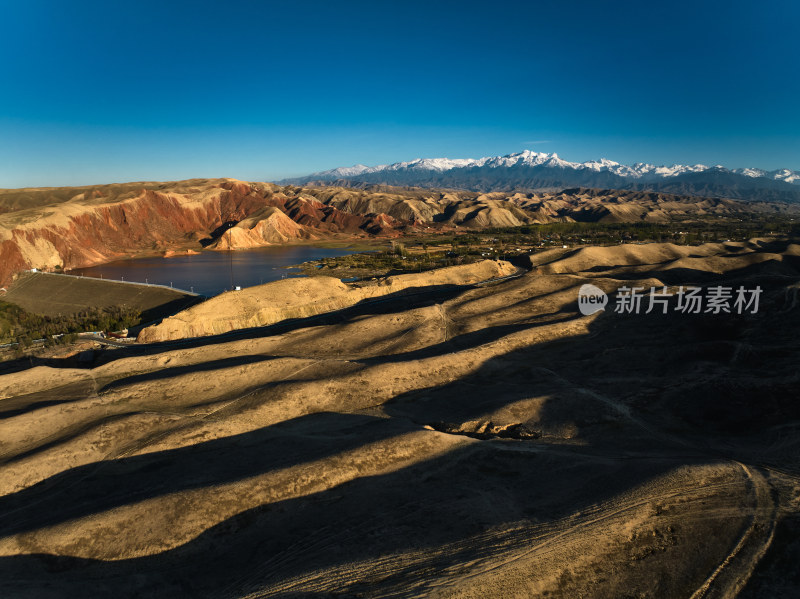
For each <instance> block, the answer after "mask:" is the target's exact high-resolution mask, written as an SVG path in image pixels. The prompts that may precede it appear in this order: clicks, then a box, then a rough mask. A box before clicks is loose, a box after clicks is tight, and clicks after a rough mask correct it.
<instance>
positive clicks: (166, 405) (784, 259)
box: [0, 240, 800, 598]
mask: <svg viewBox="0 0 800 599" xmlns="http://www.w3.org/2000/svg"><path fill="white" fill-rule="evenodd" d="M797 250H798V248H797V246H792V245H790V244H787V243H781V242H771V243H766V242H763V241H759V240H754V241H752V242H751V243H746V244H728V245H722V244H715V245H707V246H701V247H699V248H698V247H694V248H686V247H680V246H672V245H669V244H652V245H648V246H620V247H613V248H583V249H579V250H568V251H563V250H554V251H552V252H549V253H547V252H546V253H543V254H538V255H537V256H536V257H535V259H534V268H533V269H532V270H531V271H530V272H528V273H527V274H524V275H523V276H521V277H519V278H515V279H510V280H505V281H501V282H498V283H494V284H489V285H474V284H473V283H466V282H463V281H462V282H461V284H450V285H438V284H436V283H435V281H433V280H427V281H426V279H425V278H424V273H423V275H419V277H420V278H419V280H415V282H414V287H415V288H416V291H418V293H415V294H413V295H409V294H396V295H393V296H390V297H388V298H387V301H382V302H380V303H370V302H366V303H365V302H361V303H358V302H357V303H354V304H348V305H347V306H342V307H340V308H337V309H335V310H334V311H332V312H330V313H328V314H325V315H323V316H322V317H319V315H315V316H314V317H308V318H302V317H301V318H295V319H293V320H291V321H288V322H283V323H280V322H278V323H277V324H273V325H271V326H267V327H251V328H247V329H242V330H240V331H238V332H234V333H227V334H220V335H212V336H207V337H203V338H200V339H193V340H189V341H184V342H180V341H170V342H167V343H161V344H153V345H150V346H146V347H139V348H134V349H130V350H128V349H125V350H109V351H108V352H107V353H104V354H101V355H100V356H99V357H98V358H97V359H96V361H95V362H94V363H93V364H92V365H91V367H89V368H80V369H79V368H68V367H66V363H65V364H64V365H61V364H59V363H58V361H57V360H54V361H52V362H51V364H50V365H49V366H38V367H34V368H30V369H27V370H23V371H20V372H16V373H13V374H7V375H4V376H3V377H0V514H2V521H0V595H2V596H4V597H65V596H115V597H142V596H147V597H198V596H200V597H272V596H274V597H306V596H337V597H338V596H346V597H389V596H392V597H396V596H418V597H423V596H424V597H463V598H467V597H470V598H471V597H474V598H478V597H503V598H505V597H570V598H571V597H609V598H611V597H614V598H616V597H692V598H699V597H732V596H741V597H778V596H782V597H788V596H796V595H797V594H798V593H800V579H799V576H800V575H798V573H797V568H796V564H797V561H798V558H800V541H799V540H798V538H800V535H798V532H800V478H799V477H800V460H798V458H797V456H798V455H800V453H799V452H798V449H800V447H798V441H800V437H798V426H799V425H800V404H798V402H797V391H796V390H797V384H798V378H800V375H799V374H798V370H797V355H798V354H797V350H798V345H799V344H800V340H798V337H797V333H796V332H797V330H798V324H800V322H799V321H800V309H798V288H800V285H799V284H798V281H800V257H798V254H800V252H798V251H797ZM585 283H592V284H594V285H596V286H598V287H600V288H601V289H603V290H605V291H606V292H608V293H610V294H611V295H612V302H611V303H610V304H609V305H608V307H607V309H606V311H604V312H599V313H596V314H593V315H590V316H583V315H581V314H580V312H579V311H578V304H577V295H578V289H579V288H580V287H581V285H583V284H585ZM277 284H278V283H276V284H271V285H277ZM689 284H691V285H702V286H704V287H706V288H708V287H709V286H718V285H724V286H729V287H734V288H736V287H739V286H743V287H745V288H748V289H750V288H754V287H755V286H756V285H758V286H760V287H761V288H762V290H763V293H762V295H761V297H760V308H759V311H758V312H757V313H756V314H750V313H745V314H736V313H735V311H734V313H731V314H726V313H721V314H683V313H679V312H674V311H670V312H669V313H668V314H666V315H665V314H661V313H660V312H659V311H657V310H656V311H653V312H652V313H650V314H622V313H616V312H615V311H614V309H613V308H614V306H613V297H614V294H613V292H614V291H615V290H616V289H618V288H619V287H621V286H623V285H626V286H628V287H632V286H640V287H646V288H650V287H651V286H659V288H661V286H668V287H669V288H670V289H671V290H673V291H674V290H675V289H676V288H677V286H679V285H689ZM426 285H427V286H428V289H427V292H426V291H425V287H426ZM265 287H269V286H265ZM272 289H274V287H273V288H272ZM230 309H232V310H233V308H230ZM183 317H184V318H185V317H186V315H184V316H183Z"/></svg>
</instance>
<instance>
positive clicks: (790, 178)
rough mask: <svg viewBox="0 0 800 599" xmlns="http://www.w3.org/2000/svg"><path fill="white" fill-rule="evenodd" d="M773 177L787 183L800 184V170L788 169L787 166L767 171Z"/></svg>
mask: <svg viewBox="0 0 800 599" xmlns="http://www.w3.org/2000/svg"><path fill="white" fill-rule="evenodd" d="M768 175H769V176H771V177H772V178H773V179H777V180H778V181H786V182H787V183H794V184H800V171H790V170H789V169H788V168H782V169H778V170H777V171H772V172H770V173H768Z"/></svg>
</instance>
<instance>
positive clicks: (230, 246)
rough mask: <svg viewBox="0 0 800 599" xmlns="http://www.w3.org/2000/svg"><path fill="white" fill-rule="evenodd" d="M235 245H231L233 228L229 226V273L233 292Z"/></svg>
mask: <svg viewBox="0 0 800 599" xmlns="http://www.w3.org/2000/svg"><path fill="white" fill-rule="evenodd" d="M231 252H233V245H231V227H230V226H228V272H229V273H230V276H231V291H233V254H232V253H231Z"/></svg>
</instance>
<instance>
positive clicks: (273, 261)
mask: <svg viewBox="0 0 800 599" xmlns="http://www.w3.org/2000/svg"><path fill="white" fill-rule="evenodd" d="M352 253H354V251H353V250H348V249H328V248H319V247H312V246H302V245H293V246H277V247H276V246H272V247H265V248H257V249H252V250H237V251H233V252H228V251H219V252H216V251H203V252H201V253H199V254H197V255H191V256H186V255H183V256H174V257H172V258H160V257H154V258H131V259H128V260H118V261H116V262H109V263H108V264H102V265H100V266H92V267H89V268H76V269H73V270H70V271H69V274H72V275H80V276H86V277H96V278H103V279H114V280H117V281H121V280H124V281H131V282H135V283H151V284H157V285H166V286H171V287H175V288H178V289H185V290H186V291H193V292H194V293H199V294H201V295H206V296H209V297H210V296H213V295H217V294H218V293H222V292H223V291H225V290H226V289H230V288H231V283H232V284H233V286H237V285H238V286H240V287H251V286H253V285H260V284H262V283H268V282H269V281H277V280H279V279H282V278H288V277H298V276H302V275H301V274H300V271H299V269H296V268H287V267H288V266H291V265H294V264H300V263H301V262H306V261H308V260H319V259H320V258H330V257H333V256H345V255H347V254H352Z"/></svg>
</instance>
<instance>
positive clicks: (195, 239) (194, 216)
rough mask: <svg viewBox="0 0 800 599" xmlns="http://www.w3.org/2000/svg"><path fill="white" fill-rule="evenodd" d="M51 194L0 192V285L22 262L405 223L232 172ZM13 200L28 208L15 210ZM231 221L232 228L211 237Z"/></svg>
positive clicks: (353, 233) (262, 241) (384, 228)
mask: <svg viewBox="0 0 800 599" xmlns="http://www.w3.org/2000/svg"><path fill="white" fill-rule="evenodd" d="M58 191H59V193H54V191H53V190H50V189H47V190H8V191H5V192H2V191H0V212H3V211H4V210H3V208H5V213H4V214H2V213H0V282H2V283H7V282H8V281H9V280H10V278H11V277H12V275H13V274H14V273H15V272H18V271H20V270H24V269H30V268H41V269H53V268H56V267H62V268H75V267H82V266H88V265H92V264H100V263H103V262H108V261H110V260H114V259H117V258H122V257H127V256H130V255H136V254H140V253H142V252H153V251H167V250H173V249H175V248H187V249H188V248H194V249H199V248H201V247H202V246H203V245H210V247H212V249H213V248H219V249H227V248H228V247H230V246H231V245H232V246H233V247H234V248H241V247H256V246H260V245H269V244H272V243H286V242H289V241H293V240H303V239H307V240H313V239H321V238H329V237H337V236H347V237H348V238H351V237H366V236H369V235H392V236H396V235H398V234H399V233H397V232H396V231H395V230H394V229H395V227H402V226H404V223H401V222H399V221H397V220H395V219H392V218H390V217H386V216H385V215H374V214H366V215H359V214H350V213H347V212H343V211H341V210H339V209H338V208H336V207H334V206H326V205H324V204H322V203H321V202H320V201H319V200H316V199H315V198H312V197H304V196H302V195H300V194H298V193H296V192H293V191H292V188H288V189H287V190H284V189H283V188H280V187H278V186H276V185H270V184H266V183H258V184H250V183H245V182H243V181H237V180H234V179H214V180H190V181H180V182H176V183H167V184H151V183H142V184H129V185H103V186H97V187H94V188H89V189H78V188H72V189H71V191H72V192H73V194H72V195H69V196H68V197H66V196H67V195H68V194H66V193H65V192H64V190H58ZM20 198H22V200H21V199H20ZM47 201H51V202H52V203H50V204H45V205H39V203H40V202H47ZM20 204H22V205H25V204H27V205H31V204H32V205H33V206H34V207H32V208H26V209H22V210H18V209H17V210H14V207H16V206H19V205H20ZM9 207H11V209H10V210H9ZM234 223H235V224H236V226H235V227H234V231H235V234H234V231H232V234H231V235H230V236H229V235H225V236H224V238H225V239H222V238H218V239H216V241H215V240H214V237H213V235H214V232H215V231H216V232H217V233H219V232H220V231H223V230H225V229H226V228H227V226H228V225H229V224H234ZM229 239H233V243H232V244H231V243H229Z"/></svg>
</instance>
